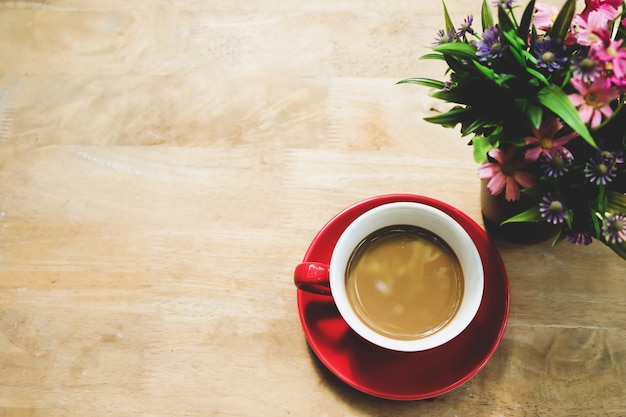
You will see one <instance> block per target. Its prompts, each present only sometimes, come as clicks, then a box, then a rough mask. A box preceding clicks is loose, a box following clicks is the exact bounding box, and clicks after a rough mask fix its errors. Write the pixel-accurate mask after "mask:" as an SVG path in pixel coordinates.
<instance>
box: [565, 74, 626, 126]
mask: <svg viewBox="0 0 626 417" xmlns="http://www.w3.org/2000/svg"><path fill="white" fill-rule="evenodd" d="M571 83H572V85H573V86H574V88H576V90H578V93H573V94H570V95H569V96H568V97H569V99H570V101H571V102H572V104H574V106H575V107H576V108H578V115H579V116H580V118H581V119H582V121H583V122H584V123H591V127H597V126H599V125H600V123H601V122H602V116H604V117H607V118H608V117H611V114H613V109H611V106H609V103H610V102H611V101H613V100H615V99H617V97H619V91H617V90H616V89H615V88H613V87H612V86H610V85H607V82H606V81H605V80H604V79H602V78H597V79H595V80H594V81H593V83H591V84H589V83H585V82H584V81H582V80H581V79H579V78H572V80H571Z"/></svg>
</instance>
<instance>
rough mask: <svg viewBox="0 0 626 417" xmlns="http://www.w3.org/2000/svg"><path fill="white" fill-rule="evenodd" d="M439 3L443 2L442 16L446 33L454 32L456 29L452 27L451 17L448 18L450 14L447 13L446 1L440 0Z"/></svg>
mask: <svg viewBox="0 0 626 417" xmlns="http://www.w3.org/2000/svg"><path fill="white" fill-rule="evenodd" d="M441 3H443V17H444V19H445V22H446V33H450V32H455V31H456V29H455V27H454V23H452V19H450V14H449V13H448V8H447V7H446V2H445V1H442V2H441Z"/></svg>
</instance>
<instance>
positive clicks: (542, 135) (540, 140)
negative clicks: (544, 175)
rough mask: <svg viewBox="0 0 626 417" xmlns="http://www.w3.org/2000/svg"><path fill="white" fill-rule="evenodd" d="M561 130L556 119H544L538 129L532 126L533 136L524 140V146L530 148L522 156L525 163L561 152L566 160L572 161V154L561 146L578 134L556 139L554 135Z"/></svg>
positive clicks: (574, 133) (560, 124) (559, 122)
mask: <svg viewBox="0 0 626 417" xmlns="http://www.w3.org/2000/svg"><path fill="white" fill-rule="evenodd" d="M562 128H563V124H562V123H561V121H560V120H559V119H558V118H556V117H551V118H547V119H544V120H543V121H542V122H541V126H539V129H536V128H535V127H534V126H533V127H532V128H531V130H532V132H533V135H534V136H527V137H525V138H524V140H525V141H526V144H527V145H531V146H532V147H531V148H529V149H528V150H527V151H526V153H525V154H524V159H525V160H526V162H533V161H536V160H537V159H539V157H540V156H541V155H555V154H556V153H557V152H561V153H563V154H565V155H566V157H567V158H569V159H572V158H573V157H572V154H571V153H570V151H569V150H567V148H565V147H564V146H563V145H565V144H566V143H567V142H569V141H570V140H572V139H573V138H575V137H577V136H578V134H577V133H576V132H572V133H568V134H567V135H564V136H561V137H558V138H556V137H555V136H556V134H557V133H558V132H559V131H560V130H561V129H562Z"/></svg>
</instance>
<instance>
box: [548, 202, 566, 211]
mask: <svg viewBox="0 0 626 417" xmlns="http://www.w3.org/2000/svg"><path fill="white" fill-rule="evenodd" d="M550 211H551V212H552V213H561V212H562V211H563V204H562V203H561V202H560V201H553V202H551V203H550Z"/></svg>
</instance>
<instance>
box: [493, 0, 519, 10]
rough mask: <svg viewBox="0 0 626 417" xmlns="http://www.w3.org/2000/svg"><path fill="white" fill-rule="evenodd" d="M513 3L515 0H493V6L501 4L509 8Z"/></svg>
mask: <svg viewBox="0 0 626 417" xmlns="http://www.w3.org/2000/svg"><path fill="white" fill-rule="evenodd" d="M513 3H515V0H496V1H494V2H493V5H494V6H495V7H498V6H499V5H502V7H507V8H509V9H510V8H511V7H513Z"/></svg>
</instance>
